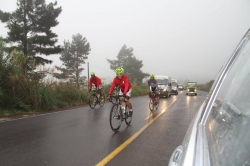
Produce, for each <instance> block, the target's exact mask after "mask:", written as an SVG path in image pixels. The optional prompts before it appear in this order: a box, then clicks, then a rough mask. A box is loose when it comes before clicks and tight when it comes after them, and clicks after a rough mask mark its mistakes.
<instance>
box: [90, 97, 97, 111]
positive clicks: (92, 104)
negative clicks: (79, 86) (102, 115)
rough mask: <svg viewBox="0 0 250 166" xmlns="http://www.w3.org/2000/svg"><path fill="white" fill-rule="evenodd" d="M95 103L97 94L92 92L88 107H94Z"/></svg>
mask: <svg viewBox="0 0 250 166" xmlns="http://www.w3.org/2000/svg"><path fill="white" fill-rule="evenodd" d="M96 103H97V96H96V95H94V94H92V95H91V96H90V97H89V106H90V108H95V106H96Z"/></svg>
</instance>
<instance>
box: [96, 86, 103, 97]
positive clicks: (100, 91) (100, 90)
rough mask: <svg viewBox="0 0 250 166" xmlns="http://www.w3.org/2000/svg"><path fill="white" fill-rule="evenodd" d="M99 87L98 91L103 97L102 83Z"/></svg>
mask: <svg viewBox="0 0 250 166" xmlns="http://www.w3.org/2000/svg"><path fill="white" fill-rule="evenodd" d="M97 88H98V93H99V94H100V96H101V97H102V85H100V86H99V87H97Z"/></svg>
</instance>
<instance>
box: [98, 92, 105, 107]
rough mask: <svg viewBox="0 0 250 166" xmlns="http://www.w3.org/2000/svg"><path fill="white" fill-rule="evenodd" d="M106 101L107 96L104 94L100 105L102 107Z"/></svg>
mask: <svg viewBox="0 0 250 166" xmlns="http://www.w3.org/2000/svg"><path fill="white" fill-rule="evenodd" d="M104 103H105V96H104V95H102V97H100V101H99V105H100V106H101V107H102V106H103V105H104Z"/></svg>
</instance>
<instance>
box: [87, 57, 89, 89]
mask: <svg viewBox="0 0 250 166" xmlns="http://www.w3.org/2000/svg"><path fill="white" fill-rule="evenodd" d="M87 68H88V80H87V82H88V88H89V62H87Z"/></svg>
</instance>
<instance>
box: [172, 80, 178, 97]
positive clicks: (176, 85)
mask: <svg viewBox="0 0 250 166" xmlns="http://www.w3.org/2000/svg"><path fill="white" fill-rule="evenodd" d="M176 81H177V80H176ZM171 85H172V90H171V94H175V95H178V83H177V82H175V80H172V82H171Z"/></svg>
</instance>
